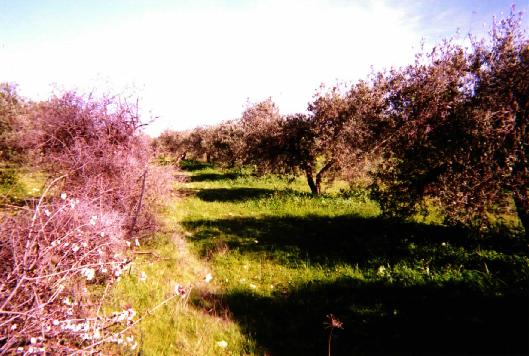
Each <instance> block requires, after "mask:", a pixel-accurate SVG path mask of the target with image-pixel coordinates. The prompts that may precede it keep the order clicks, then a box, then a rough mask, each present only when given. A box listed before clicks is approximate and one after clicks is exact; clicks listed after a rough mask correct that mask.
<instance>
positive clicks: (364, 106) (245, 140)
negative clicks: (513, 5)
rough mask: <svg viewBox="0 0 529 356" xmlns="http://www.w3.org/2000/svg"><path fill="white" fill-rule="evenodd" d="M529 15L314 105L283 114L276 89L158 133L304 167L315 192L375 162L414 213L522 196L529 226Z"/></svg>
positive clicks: (386, 190)
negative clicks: (234, 109) (213, 122)
mask: <svg viewBox="0 0 529 356" xmlns="http://www.w3.org/2000/svg"><path fill="white" fill-rule="evenodd" d="M520 18H521V14H514V13H513V14H511V15H510V17H508V18H506V19H504V20H502V21H500V22H497V23H495V24H494V27H493V30H492V31H491V33H490V37H489V38H488V40H482V41H476V40H473V41H472V45H471V47H470V49H467V48H463V47H462V46H460V45H457V44H454V43H453V42H452V41H444V42H443V43H442V44H441V45H439V46H437V47H435V48H434V49H433V50H432V51H431V53H426V54H420V55H417V56H416V60H415V62H414V63H413V64H411V65H408V66H406V67H403V68H399V69H392V70H389V71H384V72H379V73H374V74H372V75H371V76H370V78H369V79H367V80H363V81H360V82H358V83H356V84H355V85H352V86H349V87H343V86H342V87H338V86H337V87H334V88H332V89H330V90H325V88H322V89H321V90H320V91H319V92H318V93H317V94H316V95H315V97H314V100H313V101H312V102H310V103H309V105H308V112H307V113H299V114H294V115H286V116H285V115H280V113H279V110H278V108H277V106H276V105H275V104H274V103H273V102H272V100H271V99H268V100H265V101H263V102H259V103H255V104H249V105H248V106H247V108H246V110H245V111H244V112H243V114H242V116H241V118H240V119H238V120H234V121H229V122H224V123H221V124H219V125H217V126H214V127H208V128H198V129H195V130H193V131H191V132H184V133H182V132H165V133H163V134H162V135H161V136H160V137H159V139H158V141H157V143H158V144H159V145H160V146H161V147H164V148H165V149H166V150H167V151H169V152H172V153H174V154H176V153H182V152H183V154H181V156H182V157H185V155H186V154H189V153H192V154H194V155H195V156H201V155H205V156H207V159H208V160H213V161H215V162H217V163H219V164H221V165H225V166H231V167H233V166H236V165H248V164H251V165H254V166H255V167H256V168H257V171H258V172H275V173H294V174H297V173H300V172H301V173H303V174H305V176H306V178H307V182H308V185H309V187H310V189H311V191H312V192H313V193H314V194H319V193H320V192H321V189H322V188H321V184H322V181H323V180H324V179H325V178H326V177H327V178H332V177H334V176H335V175H336V174H337V173H342V174H343V173H348V174H349V176H351V175H352V176H354V175H355V174H358V173H360V172H365V171H366V169H367V170H368V171H369V176H370V178H371V184H370V190H371V194H372V196H373V198H375V199H376V200H377V201H378V202H379V203H380V205H381V207H382V209H383V211H384V213H385V214H387V215H396V216H409V215H410V214H413V213H415V212H417V210H418V209H420V208H421V205H422V204H423V203H424V202H425V201H426V200H429V201H437V202H438V204H439V205H440V206H441V207H442V208H443V209H444V212H445V213H446V216H447V217H449V218H451V219H453V220H455V221H460V222H465V223H470V222H478V223H479V222H483V219H482V218H484V217H485V215H486V213H487V212H490V211H491V210H492V209H502V208H508V207H509V206H512V203H509V202H512V201H514V206H515V207H516V212H517V214H518V216H519V218H520V220H521V222H522V224H523V226H524V227H525V231H526V234H528V232H529V193H528V192H529V162H528V158H529V137H528V135H529V132H528V130H529V129H528V120H529V101H528V95H529V40H528V39H527V36H526V34H525V33H524V31H523V30H522V29H521V26H520V23H521V22H520ZM425 198H428V199H425Z"/></svg>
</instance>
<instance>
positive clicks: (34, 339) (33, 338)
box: [30, 337, 37, 345]
mask: <svg viewBox="0 0 529 356" xmlns="http://www.w3.org/2000/svg"><path fill="white" fill-rule="evenodd" d="M30 341H31V345H35V344H36V343H37V338H36V337H32V338H31V339H30Z"/></svg>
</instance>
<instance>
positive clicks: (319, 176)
mask: <svg viewBox="0 0 529 356" xmlns="http://www.w3.org/2000/svg"><path fill="white" fill-rule="evenodd" d="M333 164H334V161H330V162H327V164H326V165H325V166H323V168H322V169H321V170H320V171H319V172H318V174H316V191H317V192H318V193H317V194H316V195H320V194H321V181H322V179H323V175H324V174H325V172H327V171H328V170H329V169H330V168H331V167H332V166H333Z"/></svg>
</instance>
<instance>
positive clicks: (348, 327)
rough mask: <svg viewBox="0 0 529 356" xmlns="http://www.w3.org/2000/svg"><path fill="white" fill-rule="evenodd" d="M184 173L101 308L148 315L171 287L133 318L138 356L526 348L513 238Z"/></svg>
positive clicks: (357, 196) (358, 201) (286, 184)
mask: <svg viewBox="0 0 529 356" xmlns="http://www.w3.org/2000/svg"><path fill="white" fill-rule="evenodd" d="M183 168H184V169H185V170H184V171H182V172H179V173H178V177H179V178H180V179H179V180H180V183H178V184H177V187H176V188H175V199H174V201H173V203H172V204H171V206H169V207H168V208H167V210H166V211H165V217H166V225H165V229H164V230H163V231H161V232H160V233H159V234H158V235H156V236H154V237H153V238H152V239H151V241H150V242H149V243H147V244H146V245H145V246H142V247H141V248H140V249H139V251H143V252H144V253H140V254H138V255H137V258H136V260H135V262H134V264H133V265H132V267H131V269H130V271H129V273H128V274H126V275H125V276H124V277H123V279H122V280H121V281H120V282H119V283H118V284H117V286H116V287H115V289H114V290H113V291H112V293H111V297H110V298H109V302H108V303H107V306H106V307H107V308H108V310H113V309H115V308H116V307H121V308H123V307H124V306H132V307H133V308H134V309H135V310H137V311H138V313H139V315H145V314H146V313H147V311H149V310H151V308H153V307H154V306H156V305H158V304H159V303H160V302H161V301H163V300H164V299H165V298H167V296H170V295H171V294H172V293H174V290H175V288H179V286H180V287H181V288H182V290H183V293H182V294H183V295H182V297H181V298H176V299H173V300H171V301H170V302H169V303H167V304H165V305H163V306H162V307H161V308H160V309H158V310H156V311H155V312H153V313H152V314H151V315H149V316H148V317H146V318H145V320H144V321H142V322H141V323H139V324H138V326H137V328H136V336H137V339H138V340H139V350H141V352H142V353H143V354H146V355H154V354H196V355H199V354H200V355H217V354H233V355H239V354H242V355H244V354H252V355H253V354H271V355H313V354H314V355H322V354H327V353H328V351H329V345H330V347H331V352H332V354H333V355H350V354H387V353H391V354H395V353H397V354H408V353H410V352H413V353H417V354H423V353H441V354H469V353H474V354H523V353H527V351H528V335H529V327H528V315H529V303H528V293H527V290H528V285H529V245H528V242H527V241H526V240H525V239H524V237H523V234H522V233H520V232H519V231H518V230H516V229H514V228H512V229H511V230H510V232H509V233H506V232H505V227H504V228H503V229H498V232H495V233H492V232H491V233H488V234H485V235H482V236H479V237H478V236H476V235H475V234H473V233H471V232H470V231H467V230H465V229H464V228H455V227H450V226H445V225H443V224H441V223H440V222H441V219H440V217H438V216H435V214H431V215H430V216H426V217H424V216H422V217H415V218H414V219H411V220H409V221H397V220H386V219H383V218H381V217H380V211H379V209H378V207H377V205H376V204H375V203H374V202H372V201H370V200H369V198H368V196H367V194H366V193H365V192H363V191H360V190H359V191H352V192H351V191H347V193H345V192H346V190H343V189H341V188H344V186H343V185H340V184H339V183H337V184H335V185H333V186H332V187H331V188H329V189H327V191H326V193H325V194H323V195H321V196H319V197H314V196H312V195H311V194H310V193H309V191H308V187H306V183H305V181H304V180H302V179H301V178H298V179H294V180H290V181H289V180H286V179H284V178H278V177H276V176H265V177H255V176H253V175H251V174H250V173H249V172H247V171H244V170H219V169H215V168H213V167H211V166H209V165H205V164H201V163H196V162H195V163H193V162H186V164H185V165H183ZM500 231H503V232H500ZM211 277H212V279H211ZM210 279H211V280H210ZM331 315H332V317H333V318H334V320H339V321H341V322H342V323H343V324H342V328H331V327H330V325H329V323H330V322H331V320H330V319H329V317H330V316H331ZM331 332H332V335H331ZM329 342H330V344H329Z"/></svg>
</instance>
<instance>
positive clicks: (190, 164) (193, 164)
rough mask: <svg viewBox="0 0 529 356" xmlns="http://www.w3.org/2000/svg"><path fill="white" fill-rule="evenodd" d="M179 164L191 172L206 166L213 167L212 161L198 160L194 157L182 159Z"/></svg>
mask: <svg viewBox="0 0 529 356" xmlns="http://www.w3.org/2000/svg"><path fill="white" fill-rule="evenodd" d="M179 165H180V168H181V169H183V170H184V171H189V172H194V171H200V170H203V169H206V168H211V167H213V165H212V164H211V163H207V162H201V161H196V160H192V159H184V160H181V161H180V163H179Z"/></svg>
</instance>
